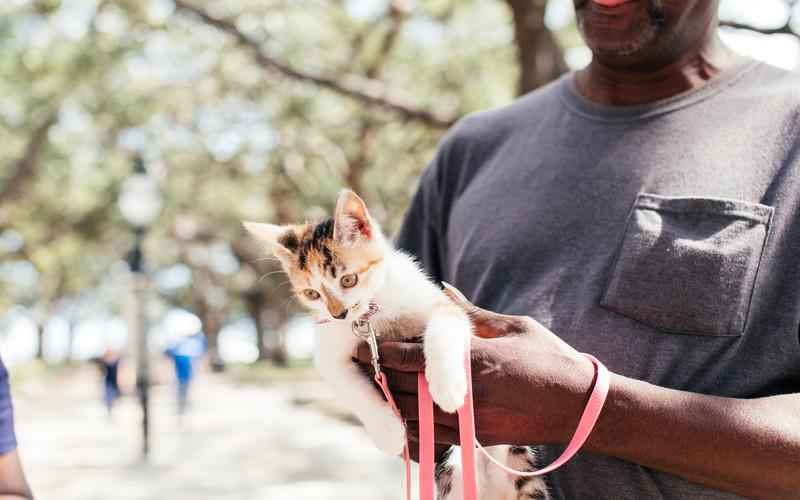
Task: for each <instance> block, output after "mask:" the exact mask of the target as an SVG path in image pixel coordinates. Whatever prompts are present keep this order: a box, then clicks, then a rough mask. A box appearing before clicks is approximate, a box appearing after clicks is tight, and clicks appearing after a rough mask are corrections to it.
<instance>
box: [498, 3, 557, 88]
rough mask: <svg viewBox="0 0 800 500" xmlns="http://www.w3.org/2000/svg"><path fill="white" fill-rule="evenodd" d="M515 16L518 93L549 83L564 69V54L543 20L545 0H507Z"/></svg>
mask: <svg viewBox="0 0 800 500" xmlns="http://www.w3.org/2000/svg"><path fill="white" fill-rule="evenodd" d="M506 2H507V3H508V6H509V7H510V8H511V12H512V15H513V18H514V40H515V42H516V44H517V60H518V62H519V81H518V83H517V93H518V95H522V94H526V93H528V92H530V91H531V90H534V89H536V88H539V87H541V86H542V85H545V84H546V83H549V82H551V81H553V80H555V79H556V78H558V77H559V76H561V75H562V74H564V73H565V72H566V71H567V69H568V68H567V65H566V63H565V62H564V55H563V54H562V52H561V48H560V47H559V46H558V44H557V43H556V40H555V38H554V37H553V34H552V33H551V32H550V30H548V29H547V26H545V24H544V14H545V8H546V6H547V1H546V0H506Z"/></svg>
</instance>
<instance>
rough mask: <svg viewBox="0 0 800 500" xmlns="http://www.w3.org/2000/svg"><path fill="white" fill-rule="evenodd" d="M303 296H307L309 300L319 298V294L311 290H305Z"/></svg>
mask: <svg viewBox="0 0 800 500" xmlns="http://www.w3.org/2000/svg"><path fill="white" fill-rule="evenodd" d="M303 295H305V296H306V298H307V299H308V300H317V299H318V298H319V292H318V291H316V290H312V289H311V288H306V289H305V290H303Z"/></svg>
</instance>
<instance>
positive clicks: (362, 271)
mask: <svg viewBox="0 0 800 500" xmlns="http://www.w3.org/2000/svg"><path fill="white" fill-rule="evenodd" d="M381 262H383V257H380V258H378V259H374V260H371V261H369V262H367V264H366V265H365V266H364V267H362V268H361V269H359V270H357V271H356V272H357V273H358V274H361V273H365V272H367V271H369V269H370V268H371V267H372V266H374V265H375V264H380V263H381Z"/></svg>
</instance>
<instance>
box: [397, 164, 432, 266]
mask: <svg viewBox="0 0 800 500" xmlns="http://www.w3.org/2000/svg"><path fill="white" fill-rule="evenodd" d="M435 168H436V160H434V162H433V163H432V164H431V165H429V166H428V168H426V169H425V171H424V172H423V174H422V178H421V179H420V184H419V187H418V188H417V191H416V193H415V194H414V197H413V198H412V199H411V205H410V206H409V208H408V211H406V214H405V216H404V218H403V223H402V225H401V226H400V231H399V232H398V233H397V237H396V240H395V244H396V246H397V248H399V249H400V250H403V251H405V252H408V253H409V254H411V255H413V256H414V257H416V258H417V260H418V261H419V263H420V264H421V265H422V267H423V268H424V269H425V271H426V272H427V273H428V274H429V275H430V276H431V278H433V279H434V280H435V281H441V280H443V279H444V275H443V274H444V273H443V271H442V262H441V256H442V250H441V243H440V241H439V235H440V228H439V227H438V220H437V219H438V217H437V214H436V213H435V210H434V204H435V200H434V199H433V198H434V197H435V196H436V194H435V192H436V185H435V180H436V179H435V172H434V171H435Z"/></svg>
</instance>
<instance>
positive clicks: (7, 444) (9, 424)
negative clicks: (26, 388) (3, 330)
mask: <svg viewBox="0 0 800 500" xmlns="http://www.w3.org/2000/svg"><path fill="white" fill-rule="evenodd" d="M16 447H17V436H16V434H15V433H14V408H13V405H12V404H11V386H10V384H9V382H8V370H6V366H5V364H3V360H2V359H0V454H3V453H8V452H9V451H12V450H14V449H15V448H16Z"/></svg>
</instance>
